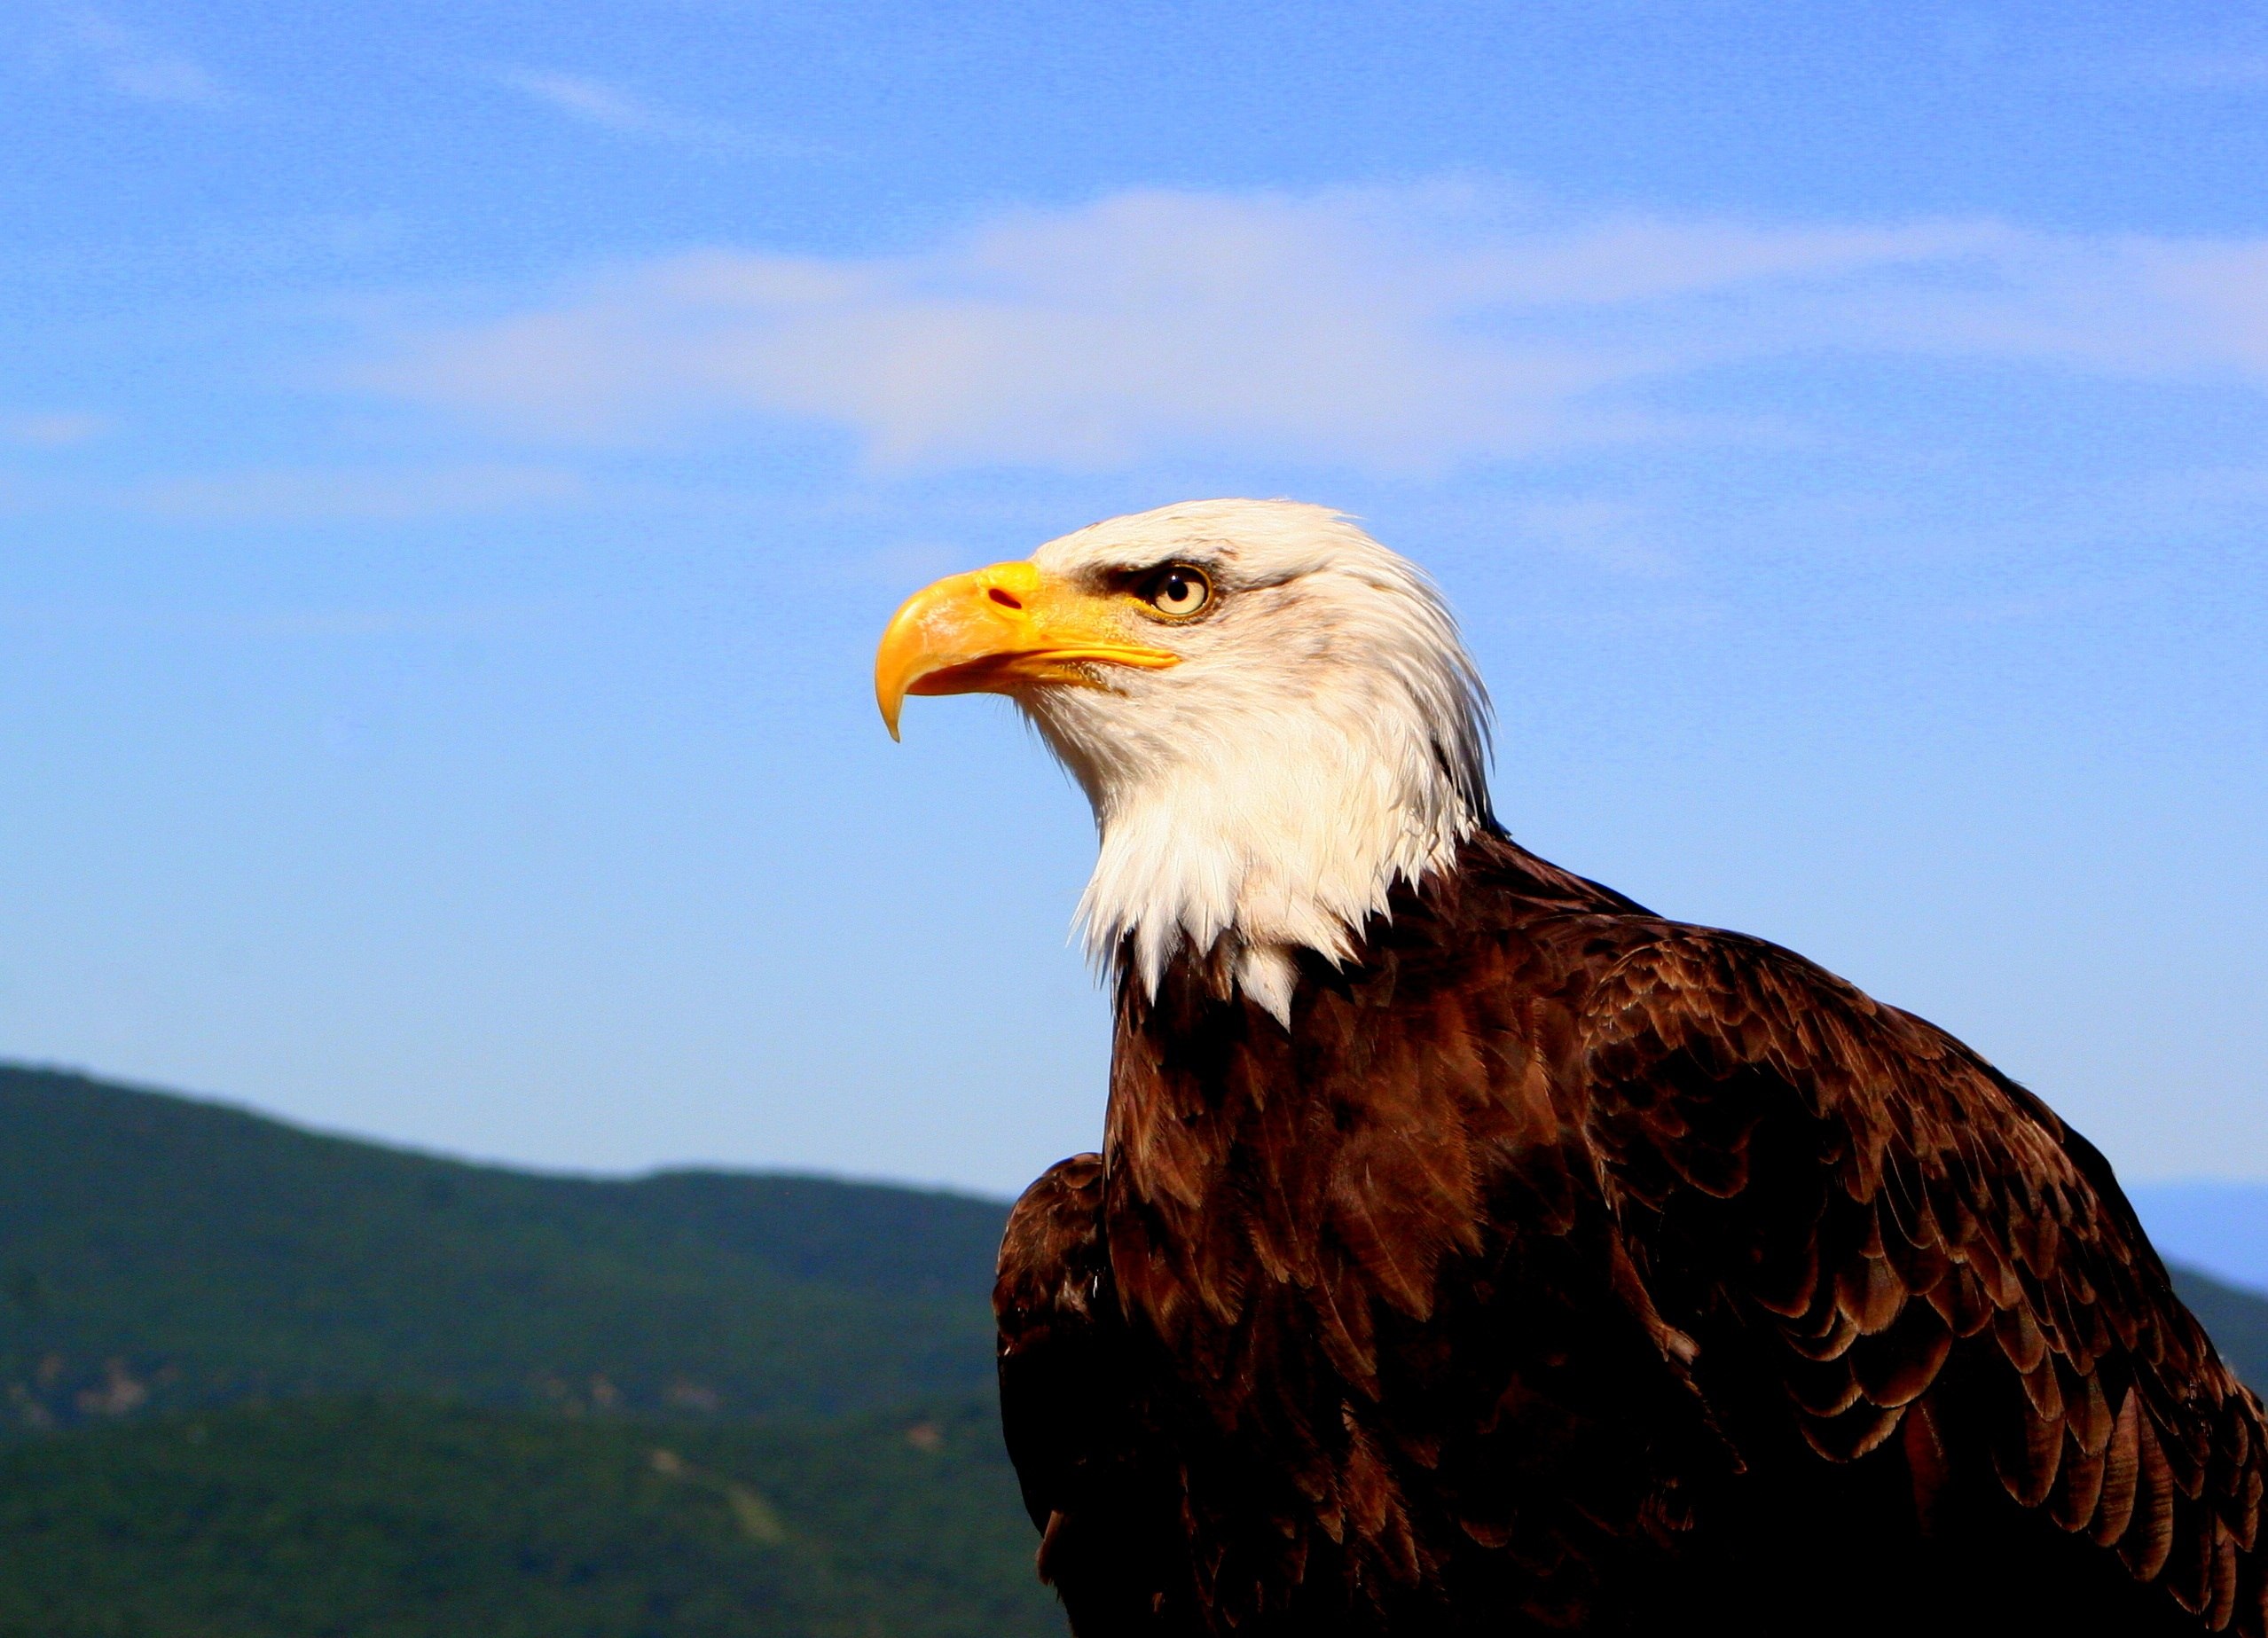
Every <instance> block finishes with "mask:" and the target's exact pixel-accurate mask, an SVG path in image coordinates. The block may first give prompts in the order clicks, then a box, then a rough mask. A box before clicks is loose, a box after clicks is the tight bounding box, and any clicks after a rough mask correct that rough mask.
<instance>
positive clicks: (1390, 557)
mask: <svg viewBox="0 0 2268 1638" xmlns="http://www.w3.org/2000/svg"><path fill="white" fill-rule="evenodd" d="M1032 561H1033V562H1034V563H1035V564H1037V565H1038V566H1039V568H1040V569H1041V570H1042V571H1043V572H1045V573H1047V574H1049V575H1051V576H1061V577H1063V578H1064V579H1067V580H1070V581H1072V582H1074V583H1087V584H1097V585H1100V584H1108V583H1110V582H1111V581H1113V580H1116V581H1118V582H1120V583H1123V580H1124V577H1125V576H1126V575H1128V574H1129V573H1135V572H1139V571H1142V570H1145V569H1150V568H1159V567H1163V566H1165V565H1168V564H1174V563H1184V564H1192V565H1195V566H1196V567H1197V568H1201V569H1203V570H1204V571H1205V574H1206V575H1207V576H1209V577H1210V578H1211V580H1212V585H1213V600H1212V603H1211V604H1210V605H1209V607H1207V609H1206V611H1205V614H1203V615H1200V616H1199V617H1197V619H1194V620H1191V621H1188V622H1184V623H1176V624H1173V625H1171V626H1167V627H1165V628H1163V629H1162V630H1161V631H1158V632H1148V633H1145V636H1144V640H1145V641H1151V642H1155V643H1156V644H1157V645H1158V646H1159V647H1168V648H1171V649H1173V651H1174V652H1175V653H1177V654H1180V655H1181V663H1180V664H1178V665H1174V666H1172V667H1170V668H1168V669H1165V670H1122V669H1121V668H1118V667H1100V668H1097V670H1098V671H1100V672H1103V673H1105V674H1104V675H1102V676H1100V677H1099V678H1098V681H1099V682H1100V684H1101V685H1102V686H1098V687H1092V688H1086V687H1041V688H1032V689H1028V690H1020V691H1019V692H1018V693H1017V695H1016V699H1017V703H1018V704H1019V705H1020V706H1021V707H1022V708H1023V709H1024V711H1025V713H1026V714H1027V715H1028V716H1029V717H1031V719H1032V722H1033V724H1034V725H1036V726H1037V727H1038V729H1039V731H1040V734H1041V735H1042V736H1043V737H1044V738H1045V739H1046V741H1047V742H1048V745H1049V747H1050V748H1053V750H1054V751H1055V753H1056V756H1058V757H1060V758H1061V759H1062V761H1063V765H1064V766H1065V767H1066V768H1068V769H1069V770H1070V772H1071V775H1072V776H1073V777H1074V778H1075V779H1077V780H1078V781H1079V785H1080V786H1081V787H1082V788H1084V789H1085V790H1086V792H1087V799H1088V800H1089V802H1090V803H1093V805H1094V809H1095V824H1096V827H1097V828H1098V829H1099V831H1100V832H1101V851H1100V856H1099V857H1098V858H1096V860H1095V874H1094V876H1093V878H1092V879H1091V880H1090V881H1089V882H1087V891H1086V894H1085V896H1084V897H1082V898H1081V899H1080V901H1079V926H1080V928H1081V930H1082V931H1083V933H1084V935H1085V939H1086V943H1087V949H1088V951H1089V952H1090V953H1091V954H1092V955H1094V956H1095V959H1096V960H1098V961H1099V962H1103V963H1110V962H1115V961H1118V960H1122V959H1123V960H1130V961H1131V962H1132V964H1133V968H1134V974H1135V976H1138V977H1139V978H1140V980H1141V981H1142V984H1144V985H1145V986H1147V988H1148V989H1149V990H1150V992H1151V993H1152V994H1155V993H1156V991H1157V988H1158V982H1159V980H1160V978H1161V977H1162V976H1163V975H1164V972H1165V967H1166V964H1167V963H1168V962H1169V961H1170V960H1172V959H1173V956H1174V955H1175V953H1176V952H1182V951H1186V952H1189V953H1190V954H1191V955H1192V956H1194V957H1197V958H1199V959H1202V960H1207V961H1208V962H1209V963H1211V966H1212V971H1213V972H1214V973H1215V974H1216V975H1217V976H1218V978H1219V981H1220V982H1221V983H1222V984H1235V985H1236V987H1237V988H1238V989H1241V990H1242V991H1244V993H1245V994H1246V995H1248V996H1250V997H1251V998H1252V999H1253V1000H1255V1001H1257V1002H1259V1003H1260V1005H1261V1006H1262V1007H1266V1008H1267V1010H1268V1011H1270V1012H1271V1013H1273V1014H1274V1015H1275V1016H1276V1017H1277V1019H1278V1020H1280V1021H1281V1022H1283V1023H1287V1024H1288V1023H1290V1021H1291V992H1292V990H1293V987H1294V985H1295V984H1296V981H1297V970H1296V968H1295V966H1294V963H1293V960H1292V954H1293V952H1295V951H1297V950H1299V949H1309V950H1314V951H1317V952H1321V953H1322V954H1323V955H1324V956H1327V957H1329V958H1330V959H1331V960H1344V959H1346V957H1347V956H1349V955H1351V954H1352V953H1353V950H1354V943H1353V940H1354V934H1355V932H1356V931H1357V930H1358V929H1361V927H1362V924H1363V923H1364V922H1365V921H1368V920H1369V918H1370V917H1371V916H1373V915H1376V914H1379V913H1383V912H1385V909H1386V906H1387V894H1388V892H1389V891H1390V890H1391V889H1392V888H1393V886H1394V884H1395V883H1396V882H1404V881H1406V882H1417V881H1420V880H1422V879H1423V878H1424V876H1425V875H1426V874H1429V873H1430V872H1432V871H1435V870H1439V869H1441V868H1443V867H1444V866H1447V865H1448V864H1449V862H1450V861H1451V859H1452V858H1454V856H1455V854H1456V849H1457V847H1458V845H1459V844H1460V843H1463V842H1464V840H1465V839H1466V838H1467V837H1469V836H1470V835H1472V833H1473V832H1474V830H1476V829H1477V828H1479V827H1482V826H1484V825H1487V824H1489V823H1490V822H1491V820H1490V818H1489V811H1488V794H1487V770H1486V766H1485V764H1486V761H1487V737H1488V703H1487V694H1486V693H1485V691H1484V690H1483V688H1482V686H1481V683H1480V678H1479V674H1478V672H1477V671H1476V670H1474V668H1473V664H1472V661H1471V657H1470V656H1469V655H1468V654H1466V653H1465V649H1464V643H1463V642H1462V641H1461V640H1460V639H1459V638H1458V636H1457V630H1456V621H1455V619H1454V618H1453V617H1452V616H1451V615H1450V614H1449V611H1448V607H1447V605H1446V604H1444V603H1443V602H1442V600H1441V597H1440V593H1439V592H1437V591H1436V590H1435V589H1434V587H1433V584H1432V582H1431V581H1430V580H1428V579H1427V578H1426V576H1425V575H1424V571H1423V570H1421V569H1419V568H1417V565H1415V564H1413V563H1411V562H1409V560H1407V559H1405V558H1402V557H1400V556H1397V555H1396V554H1395V553H1392V552H1389V551H1388V550H1386V548H1385V547H1384V546H1382V545H1379V544H1378V543H1377V541H1375V540H1372V539H1371V538H1370V537H1369V536H1368V535H1366V534H1364V533H1363V532H1362V530H1361V529H1358V528H1356V527H1355V526H1354V523H1352V522H1351V521H1348V520H1347V519H1346V518H1345V517H1343V516H1342V515H1340V514H1339V513H1336V512H1333V511H1330V509H1328V508H1326V507H1322V506H1303V505H1300V504H1299V503H1296V502H1292V501H1282V500H1275V501H1260V500H1211V501H1197V502H1190V503H1186V504H1183V505H1180V506H1162V507H1160V508H1158V510H1157V511H1154V512H1144V513H1135V514H1134V515H1132V516H1129V517H1123V518H1114V519H1112V520H1111V521H1109V522H1105V523H1096V524H1093V525H1091V526H1089V527H1088V528H1086V529H1080V530H1079V531H1078V532H1077V533H1076V534H1071V535H1066V536H1063V537H1062V538H1061V539H1059V540H1054V541H1050V542H1049V543H1048V545H1044V546H1042V547H1040V550H1039V551H1037V552H1035V553H1032Z"/></svg>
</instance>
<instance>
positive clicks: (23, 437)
mask: <svg viewBox="0 0 2268 1638" xmlns="http://www.w3.org/2000/svg"><path fill="white" fill-rule="evenodd" d="M109 430H110V423H109V422H108V421H107V420H106V419H103V418H102V417H101V416H99V415H88V414H84V413H82V412H81V411H75V410H46V411H26V412H22V413H18V414H12V415H11V414H6V413H0V443H15V444H26V445H28V446H30V447H31V448H33V449H41V450H59V449H64V448H67V447H68V446H70V445H72V444H75V443H87V442H89V441H90V440H91V439H95V438H98V437H100V436H101V435H103V434H104V433H106V432H107V431H109Z"/></svg>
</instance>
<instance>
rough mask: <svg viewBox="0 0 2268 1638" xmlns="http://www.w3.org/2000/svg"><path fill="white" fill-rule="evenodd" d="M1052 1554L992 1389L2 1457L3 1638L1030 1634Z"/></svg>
mask: <svg viewBox="0 0 2268 1638" xmlns="http://www.w3.org/2000/svg"><path fill="white" fill-rule="evenodd" d="M1032 1543H1033V1536H1032V1530H1031V1526H1030V1525H1029V1524H1028V1523H1027V1522H1026V1521H1025V1519H1024V1515H1023V1509H1021V1507H1020V1506H1019V1505H1018V1503H1017V1501H1016V1485H1015V1480H1014V1477H1013V1476H1012V1475H1011V1474H1010V1473H1009V1471H1008V1464H1007V1461H1006V1459H1005V1457H1003V1456H1002V1455H1001V1454H1000V1441H999V1438H998V1435H997V1432H996V1430H995V1429H994V1426H993V1420H992V1415H991V1410H990V1407H989V1405H988V1404H987V1403H985V1402H984V1401H981V1400H979V1401H975V1402H971V1403H964V1404H963V1405H962V1406H961V1407H959V1408H958V1409H957V1410H946V1411H943V1412H940V1411H938V1410H934V1409H933V1410H930V1411H926V1412H922V1411H914V1410H906V1411H901V1412H900V1413H899V1414H897V1415H891V1416H887V1417H878V1416H869V1417H867V1418H863V1419H858V1420H855V1421H853V1422H849V1423H847V1424H845V1423H836V1424H834V1425H830V1426H828V1427H825V1428H806V1429H796V1428H781V1427H769V1428H758V1427H752V1426H749V1425H745V1424H732V1423H726V1422H707V1423H702V1424H698V1425H695V1424H688V1423H685V1422H659V1423H652V1422H640V1421H638V1420H635V1419H624V1418H600V1419H588V1418H585V1419H579V1420H578V1419H569V1418H567V1417H564V1416H561V1415H557V1414H540V1413H530V1412H511V1411H496V1410H481V1409H474V1408H468V1407H444V1406H432V1405H420V1404H413V1403H402V1402H368V1401H344V1402H342V1401H338V1400H300V1401H294V1402H291V1403H287V1404H279V1405H271V1406H239V1407H233V1408H228V1409H217V1410H208V1411H201V1412H192V1413H186V1414H184V1415H175V1416H166V1417H159V1418H153V1419H146V1420H138V1421H135V1422H129V1423H126V1424H124V1425H122V1426H117V1427H111V1428H104V1429H100V1430H88V1431H82V1432H78V1433H74V1434H71V1435H69V1436H67V1437H64V1438H49V1439H39V1440H33V1441H27V1442H23V1443H19V1444H18V1445H16V1446H14V1447H12V1448H11V1449H8V1450H5V1451H0V1638H127V1635H128V1634H133V1635H135V1638H314V1635H317V1634H320V1635H322V1638H462V1635H463V1634H482V1638H898V1635H899V1634H905V1635H906V1638H915V1635H918V1638H1023V1635H1024V1634H1032V1635H1034V1638H1036V1635H1037V1634H1048V1633H1060V1632H1061V1631H1062V1630H1063V1622H1062V1617H1061V1616H1060V1615H1059V1614H1057V1613H1056V1611H1055V1609H1054V1601H1053V1599H1051V1598H1050V1597H1048V1595H1047V1594H1046V1593H1045V1592H1044V1590H1043V1589H1041V1588H1040V1586H1039V1585H1038V1583H1037V1582H1036V1581H1035V1580H1034V1579H1033V1578H1032Z"/></svg>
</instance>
